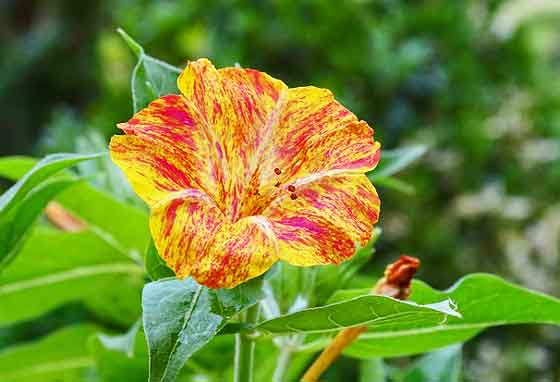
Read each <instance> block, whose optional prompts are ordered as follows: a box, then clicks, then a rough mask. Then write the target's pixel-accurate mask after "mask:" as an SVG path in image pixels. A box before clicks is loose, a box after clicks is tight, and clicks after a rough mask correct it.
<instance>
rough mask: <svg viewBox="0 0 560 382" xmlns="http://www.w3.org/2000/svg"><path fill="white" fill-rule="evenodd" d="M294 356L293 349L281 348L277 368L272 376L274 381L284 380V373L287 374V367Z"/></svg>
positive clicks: (281, 381)
mask: <svg viewBox="0 0 560 382" xmlns="http://www.w3.org/2000/svg"><path fill="white" fill-rule="evenodd" d="M291 358H292V351H291V350H287V349H280V354H279V355H278V359H277V361H276V369H275V370H274V374H273V376H272V382H283V381H284V374H286V369H287V368H288V365H289V364H290V359H291Z"/></svg>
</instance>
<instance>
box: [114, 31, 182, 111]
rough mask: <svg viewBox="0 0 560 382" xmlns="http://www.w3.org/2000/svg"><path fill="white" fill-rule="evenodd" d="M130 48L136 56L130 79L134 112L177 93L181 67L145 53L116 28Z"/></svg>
mask: <svg viewBox="0 0 560 382" xmlns="http://www.w3.org/2000/svg"><path fill="white" fill-rule="evenodd" d="M117 32H118V33H119V34H120V35H121V36H122V38H123V39H124V40H125V42H126V43H127V44H128V46H129V47H130V49H131V50H132V52H133V53H134V54H136V56H137V57H138V63H137V64H136V66H135V67H134V70H133V72H132V79H131V89H132V103H133V107H134V112H137V111H139V110H141V109H143V108H145V107H146V106H147V105H148V104H149V103H150V102H151V101H153V100H154V99H156V98H158V97H161V96H163V95H166V94H177V92H178V90H177V76H178V75H179V73H181V69H179V68H177V67H175V66H172V65H169V64H168V63H166V62H163V61H160V60H158V59H156V58H154V57H151V56H149V55H147V54H146V53H145V52H144V48H142V46H141V45H140V44H138V43H137V42H136V41H134V39H132V37H130V36H129V35H128V34H127V33H126V32H125V31H124V30H123V29H121V28H119V29H117Z"/></svg>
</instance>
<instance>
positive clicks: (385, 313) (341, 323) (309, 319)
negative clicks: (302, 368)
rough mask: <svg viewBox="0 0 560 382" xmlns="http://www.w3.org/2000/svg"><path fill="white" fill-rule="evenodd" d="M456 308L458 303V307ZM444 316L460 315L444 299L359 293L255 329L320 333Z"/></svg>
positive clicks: (423, 322)
mask: <svg viewBox="0 0 560 382" xmlns="http://www.w3.org/2000/svg"><path fill="white" fill-rule="evenodd" d="M459 309H460V307H459ZM448 316H456V317H460V314H459V313H458V312H457V311H456V310H454V307H453V303H452V302H451V301H448V300H443V301H439V302H437V303H434V304H429V305H418V304H415V303H412V302H408V301H400V300H396V299H394V298H391V297H386V296H378V295H362V296H358V297H355V298H352V299H350V300H345V301H340V302H336V303H333V304H328V305H324V306H319V307H316V308H309V309H304V310H301V311H299V312H295V313H291V314H286V315H283V316H280V317H277V318H274V319H272V320H268V321H264V322H261V323H260V324H258V325H257V326H256V329H257V330H261V331H263V332H268V333H282V334H287V333H322V332H323V333H324V332H336V331H339V330H340V329H343V328H348V327H352V326H361V325H367V326H370V327H371V328H374V329H375V330H376V331H381V330H385V331H398V330H407V329H412V328H417V327H422V326H438V325H441V324H442V323H443V322H445V321H446V320H447V318H448Z"/></svg>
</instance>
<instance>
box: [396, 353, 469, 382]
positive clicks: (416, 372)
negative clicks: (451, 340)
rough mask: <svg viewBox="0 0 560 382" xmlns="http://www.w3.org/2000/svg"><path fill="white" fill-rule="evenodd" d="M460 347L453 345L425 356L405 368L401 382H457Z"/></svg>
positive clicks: (459, 368) (459, 371) (459, 369)
mask: <svg viewBox="0 0 560 382" xmlns="http://www.w3.org/2000/svg"><path fill="white" fill-rule="evenodd" d="M461 363H462V362H461V345H453V346H449V347H446V348H443V349H440V350H438V351H435V352H432V353H430V354H427V355H425V356H423V357H421V358H420V359H418V360H416V362H414V364H412V365H411V366H410V367H408V368H407V370H406V371H405V373H404V376H403V377H402V378H401V379H400V380H402V381H403V382H426V381H437V382H459V378H460V376H461Z"/></svg>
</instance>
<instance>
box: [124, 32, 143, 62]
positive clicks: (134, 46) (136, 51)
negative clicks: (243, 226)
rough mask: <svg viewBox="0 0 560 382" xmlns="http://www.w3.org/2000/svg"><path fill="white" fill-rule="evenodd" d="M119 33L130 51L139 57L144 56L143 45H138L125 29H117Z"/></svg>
mask: <svg viewBox="0 0 560 382" xmlns="http://www.w3.org/2000/svg"><path fill="white" fill-rule="evenodd" d="M117 33H118V34H120V35H121V37H122V38H123V40H124V41H125V42H126V44H127V45H128V47H129V48H130V50H132V52H134V54H136V55H137V56H138V57H141V56H142V55H144V48H142V45H140V44H138V43H137V42H136V41H135V40H134V39H133V38H132V37H130V35H129V34H128V33H126V32H125V31H124V29H122V28H117Z"/></svg>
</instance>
